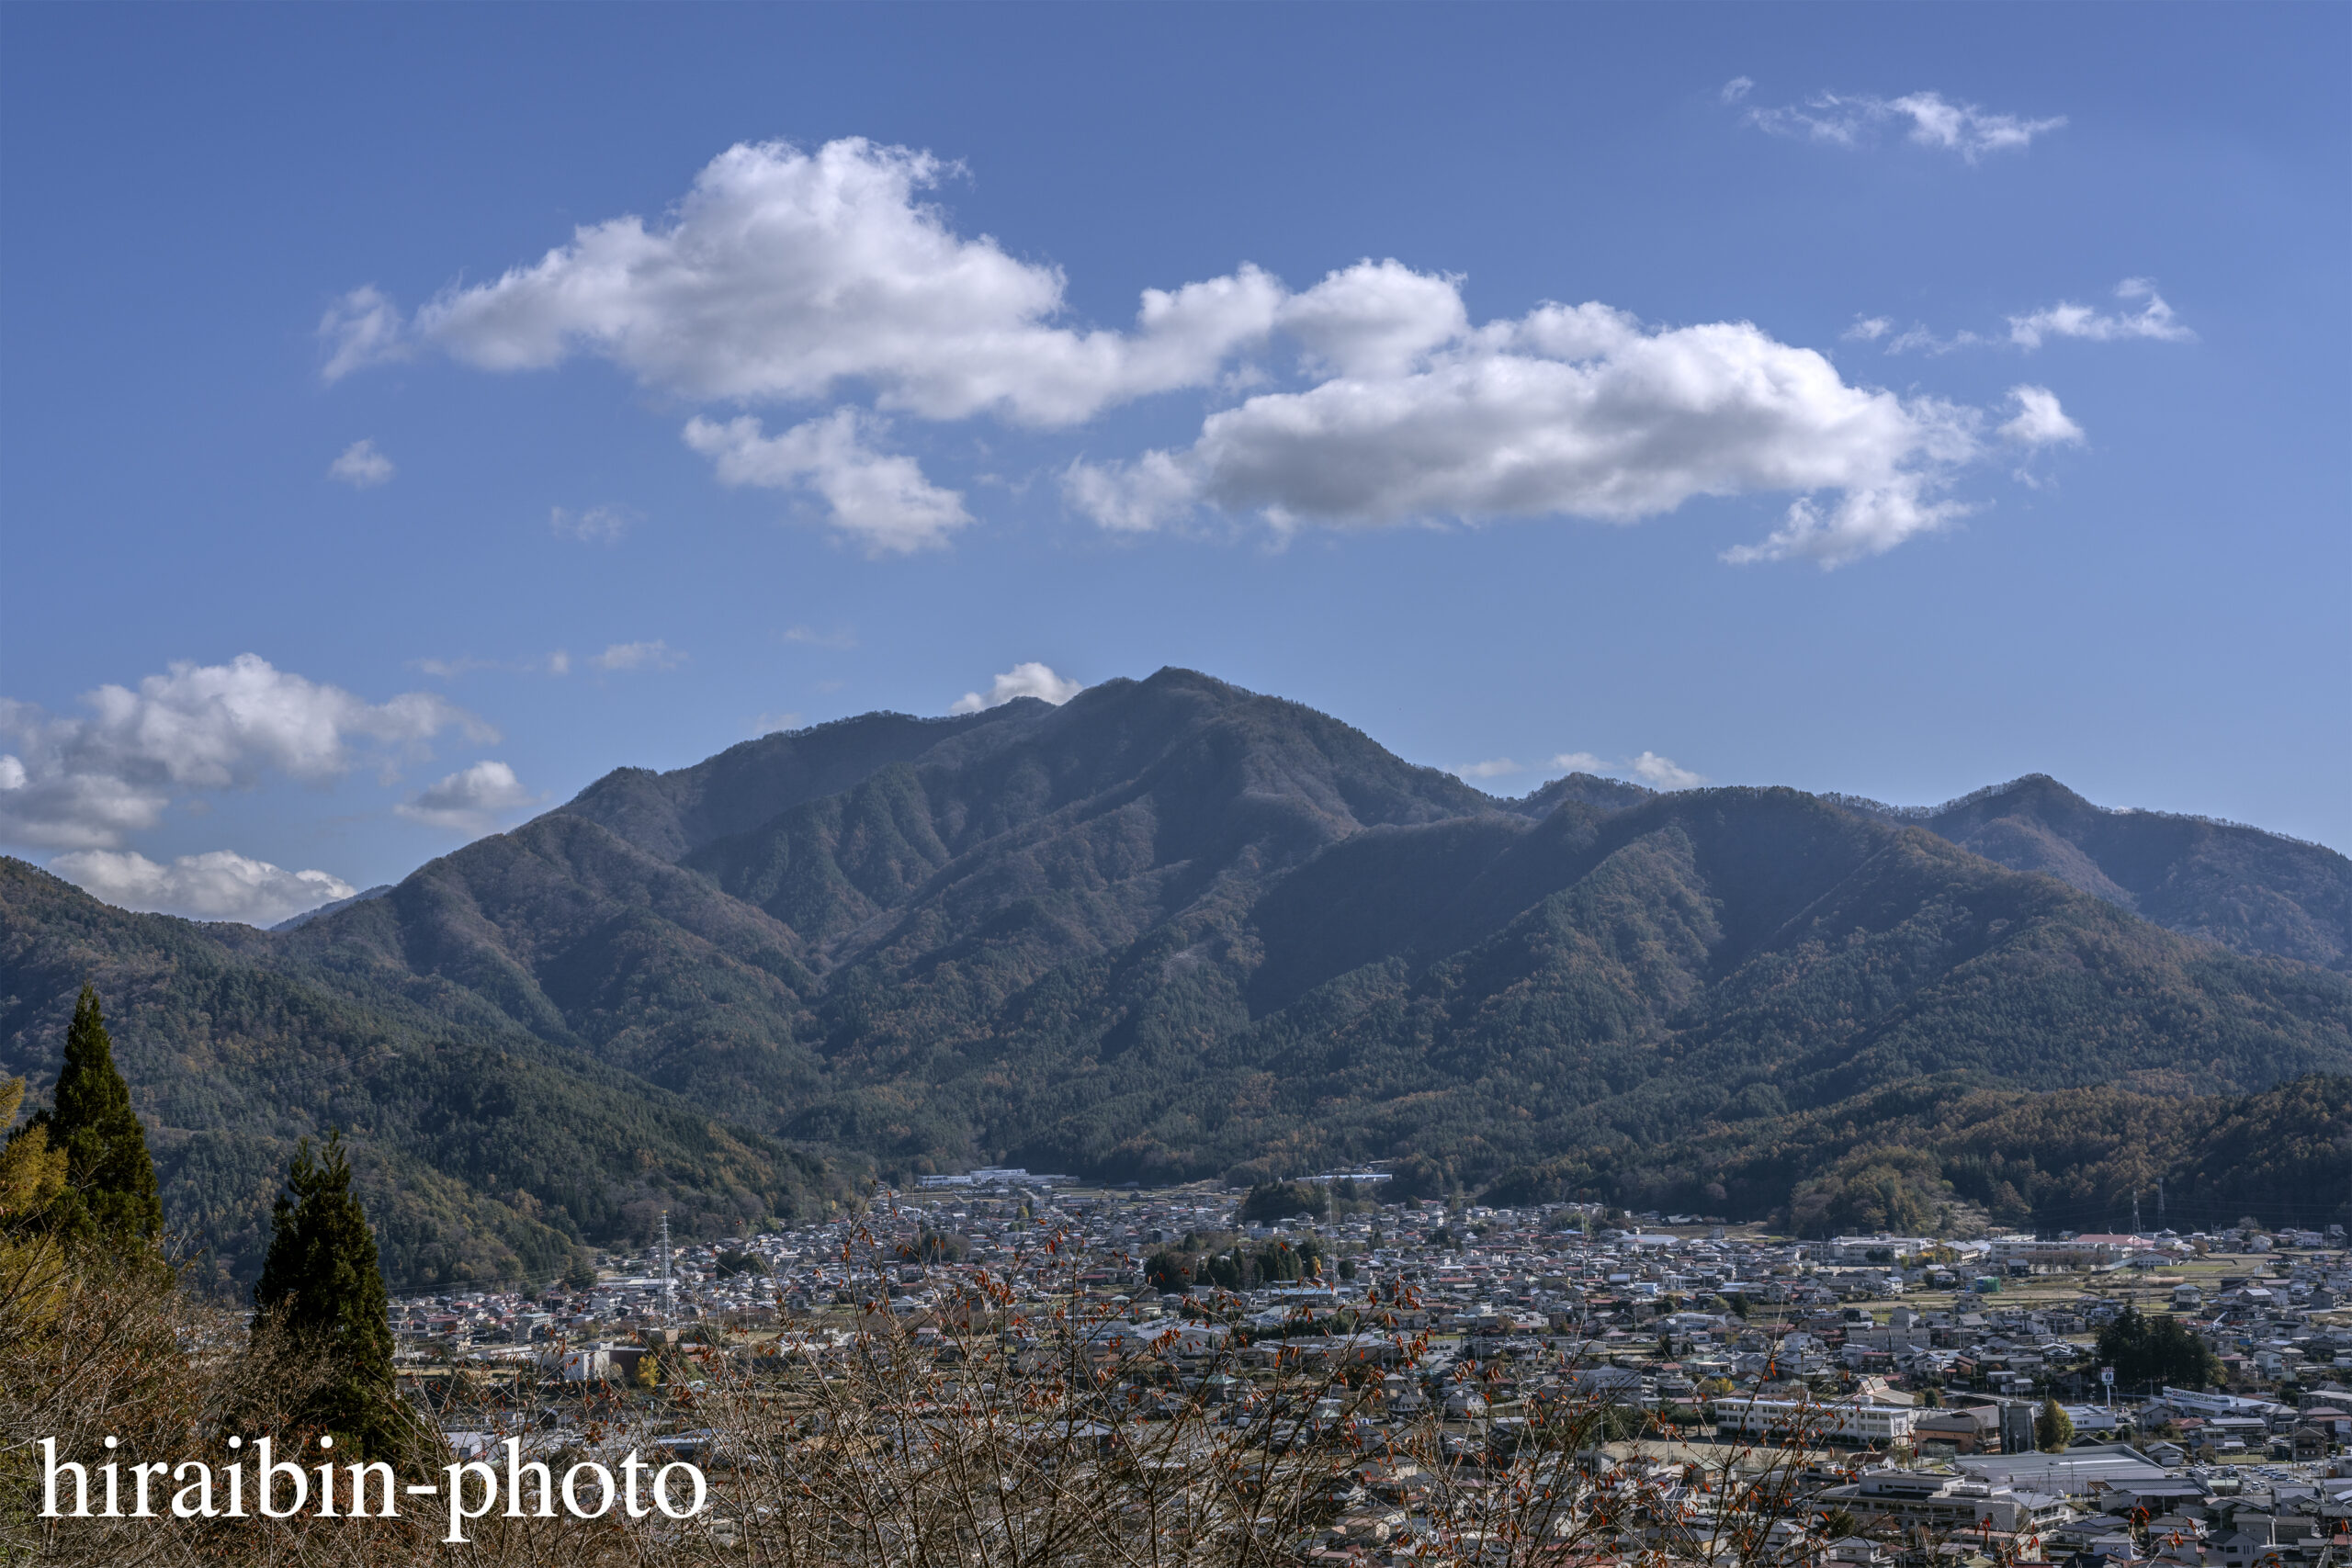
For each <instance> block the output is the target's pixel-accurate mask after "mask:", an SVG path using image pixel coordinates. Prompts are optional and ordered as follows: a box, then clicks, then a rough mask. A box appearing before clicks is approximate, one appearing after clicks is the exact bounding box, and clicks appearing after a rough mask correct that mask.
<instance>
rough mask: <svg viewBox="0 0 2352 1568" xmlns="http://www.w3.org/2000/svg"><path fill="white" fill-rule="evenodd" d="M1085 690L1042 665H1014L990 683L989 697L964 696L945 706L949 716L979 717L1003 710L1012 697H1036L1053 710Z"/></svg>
mask: <svg viewBox="0 0 2352 1568" xmlns="http://www.w3.org/2000/svg"><path fill="white" fill-rule="evenodd" d="M1084 690H1086V688H1085V687H1084V686H1083V685H1081V684H1080V683H1079V682H1076V681H1071V680H1067V679H1065V678H1064V677H1062V676H1059V675H1057V674H1055V673H1054V671H1052V669H1051V668H1050V667H1048V666H1046V665H1044V664H1038V663H1034V662H1033V663H1028V664H1016V665H1014V666H1013V667H1012V669H1010V670H1008V671H1005V672H1004V673H1003V674H1001V675H999V676H998V677H997V678H996V679H995V681H993V682H990V684H989V690H988V695H986V696H982V695H981V694H979V693H978V692H967V693H965V694H963V695H962V696H960V697H958V698H956V700H955V701H954V702H953V703H951V704H949V705H948V708H947V711H948V712H949V713H979V712H981V711H983V710H984V709H987V708H995V707H1002V706H1003V705H1005V704H1007V703H1009V702H1011V701H1012V700H1013V699H1014V698H1015V697H1037V698H1040V699H1042V700H1044V701H1046V702H1049V703H1051V704H1053V705H1055V706H1056V707H1059V706H1061V705H1062V704H1064V703H1066V702H1068V701H1069V700H1070V698H1072V697H1074V696H1076V695H1078V694H1079V693H1080V692H1082V691H1084Z"/></svg>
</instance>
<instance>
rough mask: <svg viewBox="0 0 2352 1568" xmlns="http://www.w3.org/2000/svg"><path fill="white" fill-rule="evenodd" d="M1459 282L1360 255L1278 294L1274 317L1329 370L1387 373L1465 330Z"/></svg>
mask: <svg viewBox="0 0 2352 1568" xmlns="http://www.w3.org/2000/svg"><path fill="white" fill-rule="evenodd" d="M1461 283H1462V280H1461V279H1460V278H1458V277H1444V276H1430V275H1429V274H1426V273H1419V272H1415V271H1413V270H1412V269H1411V268H1410V267H1408V266H1406V265H1404V264H1403V263H1401V262H1397V261H1394V260H1391V261H1379V262H1375V261H1371V260H1364V261H1360V262H1358V263H1356V265H1353V266H1351V267H1347V268H1344V269H1342V270H1340V271H1338V272H1334V273H1332V274H1330V275H1329V276H1327V277H1325V278H1324V279H1323V281H1322V282H1320V283H1318V284H1317V285H1316V286H1315V287H1314V288H1310V289H1308V290H1307V291H1306V293H1304V294H1299V295H1295V296H1293V297H1292V298H1291V299H1285V300H1284V301H1283V306H1282V309H1281V310H1278V311H1277V312H1275V316H1274V320H1275V322H1276V324H1278V325H1279V326H1280V327H1281V328H1282V329H1283V331H1284V332H1287V333H1290V335H1291V336H1293V337H1295V338H1296V339H1297V340H1298V341H1299V342H1300V343H1302V344H1305V345H1306V351H1307V353H1308V355H1310V356H1311V358H1312V360H1313V361H1314V362H1315V363H1316V364H1317V367H1321V368H1325V369H1327V370H1328V372H1329V373H1330V374H1333V375H1337V376H1342V377H1349V378H1362V379H1394V378H1397V377H1399V376H1403V375H1406V374H1407V373H1408V372H1410V371H1411V370H1413V369H1415V368H1416V367H1419V365H1420V364H1421V363H1422V362H1423V361H1424V360H1426V359H1427V357H1428V356H1429V355H1430V352H1431V351H1432V350H1434V349H1437V348H1440V347H1442V346H1443V345H1444V344H1449V343H1452V342H1453V341H1454V340H1455V339H1456V338H1459V337H1461V336H1462V335H1463V334H1464V333H1466V332H1467V331H1469V329H1470V312H1469V310H1467V309H1466V308H1465V307H1464V305H1463V303H1462V288H1461Z"/></svg>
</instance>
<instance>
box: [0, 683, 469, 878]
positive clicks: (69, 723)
mask: <svg viewBox="0 0 2352 1568" xmlns="http://www.w3.org/2000/svg"><path fill="white" fill-rule="evenodd" d="M83 702H84V703H85V705H87V706H88V707H89V709H90V710H91V712H90V716H87V717H70V716H56V715H51V714H49V713H47V712H45V711H43V710H42V709H41V708H40V707H38V706H36V705H33V704H30V703H22V702H15V701H11V700H7V699H0V740H6V742H8V743H9V744H10V745H11V746H12V748H13V749H12V750H9V751H8V752H6V753H0V841H6V842H10V843H18V844H31V845H38V846H40V847H42V848H49V849H69V850H100V849H113V848H116V847H118V846H119V844H120V843H121V841H122V839H123V836H124V835H125V834H128V833H132V832H138V831H141V830H142V829H148V828H152V827H153V826H154V825H155V824H156V822H157V821H159V820H160V819H161V818H162V817H163V814H164V810H165V808H166V807H169V806H170V804H171V802H172V799H173V797H174V795H175V794H176V793H178V792H181V791H187V790H223V789H239V788H250V787H251V786H253V785H254V784H257V783H259V782H260V780H261V778H262V777H263V775H265V774H266V773H271V772H276V773H284V774H286V775H287V776H288V777H290V778H294V779H298V780H300V781H301V782H303V783H305V784H331V783H333V782H334V780H336V779H338V778H340V777H342V776H343V775H344V774H345V773H348V772H349V771H350V770H351V768H352V766H353V765H354V764H355V762H356V761H357V753H356V746H355V742H360V741H372V742H375V743H376V744H377V745H378V746H379V747H380V748H387V749H390V750H394V751H406V752H411V753H415V752H420V751H421V750H422V748H423V747H424V743H425V742H427V741H429V740H431V739H433V738H434V737H435V736H436V735H438V734H439V733H440V732H441V731H443V730H444V729H449V728H456V729H458V730H460V731H462V732H464V733H465V734H466V735H468V736H469V738H472V739H485V740H486V739H495V738H496V732H495V731H494V730H492V729H491V728H489V727H488V726H486V725H484V724H482V723H481V720H479V719H477V718H475V717H474V716H472V715H470V714H469V713H467V712H466V711H465V710H464V709H462V708H459V707H457V706H455V705H452V704H450V703H449V702H447V700H446V699H444V698H442V697H439V696H436V695H435V694H432V693H430V692H407V693H403V694H401V695H399V696H396V697H393V698H392V699H391V700H390V701H389V702H384V703H369V702H367V701H365V700H363V699H362V698H359V697H357V696H355V695H353V694H351V693H349V692H346V691H345V690H343V689H342V688H341V687H338V686H329V685H322V684H320V683H318V682H311V681H307V680H304V679H303V678H302V677H301V676H300V675H296V674H292V673H290V672H288V671H282V670H278V669H277V668H275V667H274V666H272V665H271V664H270V662H269V661H268V660H266V659H263V658H261V657H260V656H258V655H256V654H251V653H245V654H240V655H238V656H237V657H236V658H235V659H233V660H230V661H229V662H228V663H226V664H194V663H177V664H174V665H173V666H172V667H171V669H170V671H169V672H168V673H165V674H162V675H150V676H148V677H147V678H146V679H145V680H143V681H141V682H140V683H139V689H138V690H137V691H132V690H131V689H130V688H129V687H126V686H119V685H106V686H100V687H99V688H98V689H97V690H96V691H94V692H91V693H88V694H86V695H85V696H84V698H83Z"/></svg>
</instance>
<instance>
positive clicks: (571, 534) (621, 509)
mask: <svg viewBox="0 0 2352 1568" xmlns="http://www.w3.org/2000/svg"><path fill="white" fill-rule="evenodd" d="M641 521H643V519H641V518H640V517H639V515H638V514H637V513H634V512H632V511H630V510H629V509H628V507H626V506H592V507H589V508H588V509H587V510H586V511H584V512H572V511H569V510H567V509H565V508H563V507H560V506H553V507H549V508H548V532H549V533H551V534H553V535H554V536H556V537H558V538H560V539H577V540H579V541H580V542H581V543H582V544H584V545H616V544H618V543H620V537H621V536H622V535H623V534H626V533H628V531H629V529H630V528H631V527H632V526H634V525H637V524H638V523H639V522H641Z"/></svg>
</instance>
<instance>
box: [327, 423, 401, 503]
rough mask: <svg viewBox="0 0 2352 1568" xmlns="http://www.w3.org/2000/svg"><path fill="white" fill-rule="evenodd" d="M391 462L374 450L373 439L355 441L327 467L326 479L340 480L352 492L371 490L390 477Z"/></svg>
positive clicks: (374, 443) (391, 470)
mask: <svg viewBox="0 0 2352 1568" xmlns="http://www.w3.org/2000/svg"><path fill="white" fill-rule="evenodd" d="M392 473H393V468H392V460H391V459H390V457H385V456H384V455H383V454H382V453H381V452H379V451H377V450H376V442H375V439H374V437H372V436H371V437H369V438H368V439H366V440H363V441H355V442H353V443H352V444H351V445H350V446H346V447H345V448H344V449H343V455H342V456H341V457H337V458H336V459H335V460H334V462H332V463H329V464H328V465H327V478H329V479H341V480H342V481H343V482H344V483H345V484H347V485H349V486H350V487H351V488H352V489H354V490H373V489H375V488H376V487H377V486H378V485H379V484H382V483H384V482H386V481H387V480H389V479H390V478H391V477H392Z"/></svg>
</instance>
